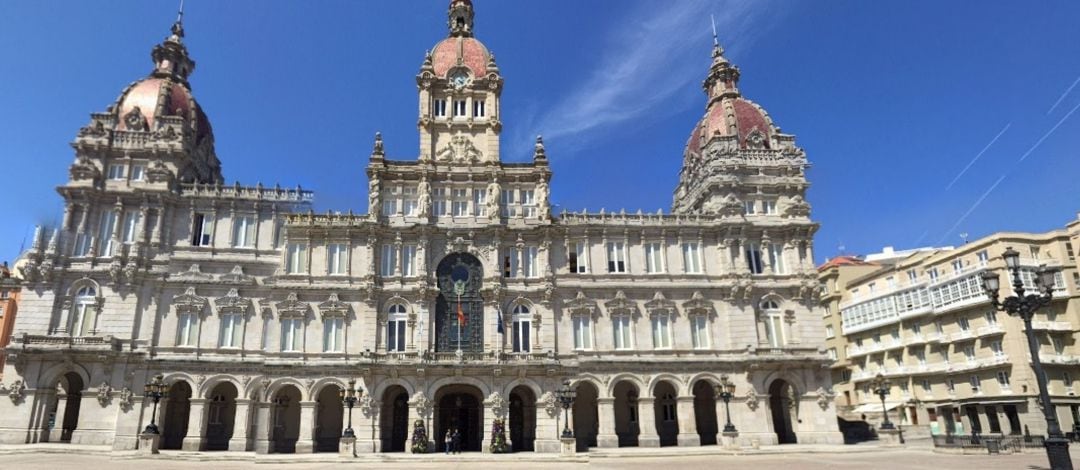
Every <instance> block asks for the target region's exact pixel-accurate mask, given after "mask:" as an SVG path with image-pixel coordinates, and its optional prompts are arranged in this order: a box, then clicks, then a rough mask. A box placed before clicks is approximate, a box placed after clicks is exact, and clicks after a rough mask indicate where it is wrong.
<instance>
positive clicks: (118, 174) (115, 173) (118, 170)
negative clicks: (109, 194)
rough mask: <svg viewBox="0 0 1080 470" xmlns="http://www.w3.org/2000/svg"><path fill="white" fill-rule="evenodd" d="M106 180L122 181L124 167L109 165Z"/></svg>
mask: <svg viewBox="0 0 1080 470" xmlns="http://www.w3.org/2000/svg"><path fill="white" fill-rule="evenodd" d="M108 178H109V179H110V180H113V181H117V180H123V179H124V165H123V164H122V163H113V164H111V165H109V174H108Z"/></svg>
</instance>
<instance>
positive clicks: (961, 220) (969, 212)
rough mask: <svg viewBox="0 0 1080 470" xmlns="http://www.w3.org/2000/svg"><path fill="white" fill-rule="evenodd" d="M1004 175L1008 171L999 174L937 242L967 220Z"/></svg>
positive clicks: (943, 240)
mask: <svg viewBox="0 0 1080 470" xmlns="http://www.w3.org/2000/svg"><path fill="white" fill-rule="evenodd" d="M1006 176H1008V173H1006V174H1004V175H1001V177H1000V178H998V179H997V181H995V182H994V184H993V185H991V186H990V189H987V190H986V192H985V193H983V195H982V196H980V197H979V200H978V201H975V204H972V205H971V207H970V208H968V210H967V212H965V213H964V215H962V216H960V219H959V220H957V221H956V223H955V224H953V226H952V228H950V229H949V231H948V232H945V235H942V236H941V240H938V242H937V244H938V245H940V244H942V243H944V242H945V239H946V238H949V235H952V233H953V231H954V230H956V228H957V227H959V226H960V224H962V223H964V220H967V218H968V216H969V215H971V213H972V212H975V209H978V208H979V206H980V205H982V203H983V201H984V200H986V197H987V196H989V195H990V193H992V192H994V190H995V189H997V187H998V185H999V184H1001V182H1002V181H1004V180H1005V177H1006Z"/></svg>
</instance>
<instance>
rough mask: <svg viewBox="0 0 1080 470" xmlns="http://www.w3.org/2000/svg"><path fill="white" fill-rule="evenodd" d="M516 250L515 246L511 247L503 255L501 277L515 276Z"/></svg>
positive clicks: (516, 264)
mask: <svg viewBox="0 0 1080 470" xmlns="http://www.w3.org/2000/svg"><path fill="white" fill-rule="evenodd" d="M517 267H518V252H517V248H511V249H509V250H507V251H506V255H504V256H503V277H517Z"/></svg>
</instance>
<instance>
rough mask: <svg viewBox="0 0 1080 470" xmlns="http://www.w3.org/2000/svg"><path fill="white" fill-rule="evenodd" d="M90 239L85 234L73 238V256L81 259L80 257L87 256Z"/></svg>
mask: <svg viewBox="0 0 1080 470" xmlns="http://www.w3.org/2000/svg"><path fill="white" fill-rule="evenodd" d="M92 238H93V237H91V236H89V235H87V234H85V233H79V234H78V235H76V236H75V248H74V250H75V252H74V253H73V256H75V257H81V256H86V255H87V254H89V253H90V241H91V239H92Z"/></svg>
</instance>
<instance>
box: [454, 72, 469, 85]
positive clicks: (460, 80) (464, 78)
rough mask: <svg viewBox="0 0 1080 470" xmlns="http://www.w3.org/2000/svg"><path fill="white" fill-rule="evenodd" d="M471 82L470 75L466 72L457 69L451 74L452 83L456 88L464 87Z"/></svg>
mask: <svg viewBox="0 0 1080 470" xmlns="http://www.w3.org/2000/svg"><path fill="white" fill-rule="evenodd" d="M468 82H469V75H468V74H466V73H465V72H461V71H457V72H454V73H453V74H452V75H450V84H451V85H454V87H455V88H462V87H464V86H465V85H466V84H467V83H468Z"/></svg>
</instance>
